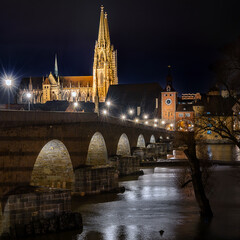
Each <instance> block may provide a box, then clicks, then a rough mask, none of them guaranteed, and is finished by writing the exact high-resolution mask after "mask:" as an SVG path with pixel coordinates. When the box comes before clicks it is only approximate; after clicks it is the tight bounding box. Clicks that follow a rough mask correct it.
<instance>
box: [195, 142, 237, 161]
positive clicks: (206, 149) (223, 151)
mask: <svg viewBox="0 0 240 240" xmlns="http://www.w3.org/2000/svg"><path fill="white" fill-rule="evenodd" d="M196 150H197V157H198V158H208V159H210V160H221V161H240V150H239V148H238V147H237V146H235V145H233V144H202V145H197V148H196Z"/></svg>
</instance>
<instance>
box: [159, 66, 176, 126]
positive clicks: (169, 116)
mask: <svg viewBox="0 0 240 240" xmlns="http://www.w3.org/2000/svg"><path fill="white" fill-rule="evenodd" d="M161 95H162V96H161V98H162V106H161V109H162V119H163V120H164V121H165V122H166V123H167V124H170V125H171V129H173V128H174V125H173V124H174V123H175V115H176V104H177V92H176V91H175V90H174V88H173V84H172V74H171V66H168V75H167V78H166V88H165V89H164V90H163V91H162V93H161Z"/></svg>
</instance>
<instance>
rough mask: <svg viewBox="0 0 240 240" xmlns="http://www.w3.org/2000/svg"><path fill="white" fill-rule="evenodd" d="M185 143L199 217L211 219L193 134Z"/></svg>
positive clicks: (210, 210)
mask: <svg viewBox="0 0 240 240" xmlns="http://www.w3.org/2000/svg"><path fill="white" fill-rule="evenodd" d="M190 136H191V134H190ZM187 145H188V149H186V150H185V151H184V153H185V154H186V156H187V157H188V160H189V164H190V168H191V175H192V183H193V188H194V193H195V198H196V200H197V203H198V205H199V208H200V214H201V217H204V218H205V219H206V218H207V219H211V218H212V217H213V213H212V209H211V206H210V204H209V201H208V198H207V197H206V194H205V190H204V187H203V183H202V173H201V170H200V164H199V160H198V159H197V156H196V143H195V140H194V136H193V135H192V136H191V137H190V138H189V139H188V144H187Z"/></svg>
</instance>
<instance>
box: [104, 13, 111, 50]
mask: <svg viewBox="0 0 240 240" xmlns="http://www.w3.org/2000/svg"><path fill="white" fill-rule="evenodd" d="M104 16H105V17H104V29H105V37H106V42H107V44H108V45H109V46H110V33H109V27H108V20H107V13H106V12H105V14H104Z"/></svg>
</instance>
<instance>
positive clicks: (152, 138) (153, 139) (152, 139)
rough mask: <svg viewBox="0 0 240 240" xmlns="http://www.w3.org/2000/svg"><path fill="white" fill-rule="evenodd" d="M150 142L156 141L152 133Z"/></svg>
mask: <svg viewBox="0 0 240 240" xmlns="http://www.w3.org/2000/svg"><path fill="white" fill-rule="evenodd" d="M150 143H156V139H155V137H154V135H152V136H151V138H150Z"/></svg>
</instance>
